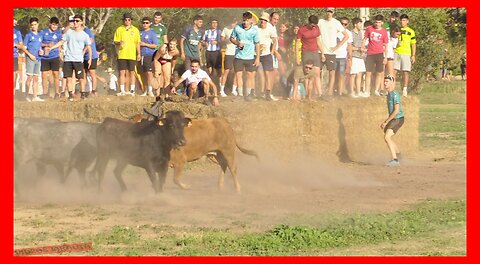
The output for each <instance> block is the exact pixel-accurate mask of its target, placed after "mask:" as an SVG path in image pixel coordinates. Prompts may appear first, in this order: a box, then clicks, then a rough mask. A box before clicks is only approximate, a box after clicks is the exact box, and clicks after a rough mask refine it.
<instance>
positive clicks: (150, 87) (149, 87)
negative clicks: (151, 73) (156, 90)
mask: <svg viewBox="0 0 480 264" xmlns="http://www.w3.org/2000/svg"><path fill="white" fill-rule="evenodd" d="M148 92H149V93H151V92H152V86H151V85H149V86H148Z"/></svg>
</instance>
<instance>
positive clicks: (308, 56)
mask: <svg viewBox="0 0 480 264" xmlns="http://www.w3.org/2000/svg"><path fill="white" fill-rule="evenodd" d="M308 60H312V61H313V66H315V67H320V61H321V60H320V53H318V52H312V51H302V65H305V63H306V62H307V61H308Z"/></svg>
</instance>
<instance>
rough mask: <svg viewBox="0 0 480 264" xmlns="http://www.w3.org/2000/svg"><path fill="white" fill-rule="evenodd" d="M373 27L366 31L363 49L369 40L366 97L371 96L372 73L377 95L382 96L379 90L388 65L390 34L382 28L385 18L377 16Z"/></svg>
mask: <svg viewBox="0 0 480 264" xmlns="http://www.w3.org/2000/svg"><path fill="white" fill-rule="evenodd" d="M374 21H375V22H374V23H373V26H372V27H368V28H366V29H365V36H364V38H363V40H362V49H365V45H366V41H367V40H368V50H367V59H366V61H365V66H366V68H367V73H366V75H365V90H366V91H365V92H366V97H368V96H370V90H371V83H372V72H375V95H378V96H380V93H379V89H380V87H381V85H382V81H383V70H384V66H385V65H386V64H387V54H386V53H387V44H388V33H387V30H386V29H384V28H382V25H383V16H382V15H376V16H375V18H374Z"/></svg>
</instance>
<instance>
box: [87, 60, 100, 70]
mask: <svg viewBox="0 0 480 264" xmlns="http://www.w3.org/2000/svg"><path fill="white" fill-rule="evenodd" d="M97 66H98V58H96V59H92V64H91V65H90V68H88V60H84V61H83V68H84V69H85V70H95V69H96V68H97Z"/></svg>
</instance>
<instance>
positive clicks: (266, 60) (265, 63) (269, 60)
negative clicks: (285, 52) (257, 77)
mask: <svg viewBox="0 0 480 264" xmlns="http://www.w3.org/2000/svg"><path fill="white" fill-rule="evenodd" d="M260 63H261V64H262V68H263V70H264V71H273V57H272V55H271V54H268V55H265V56H260Z"/></svg>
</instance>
